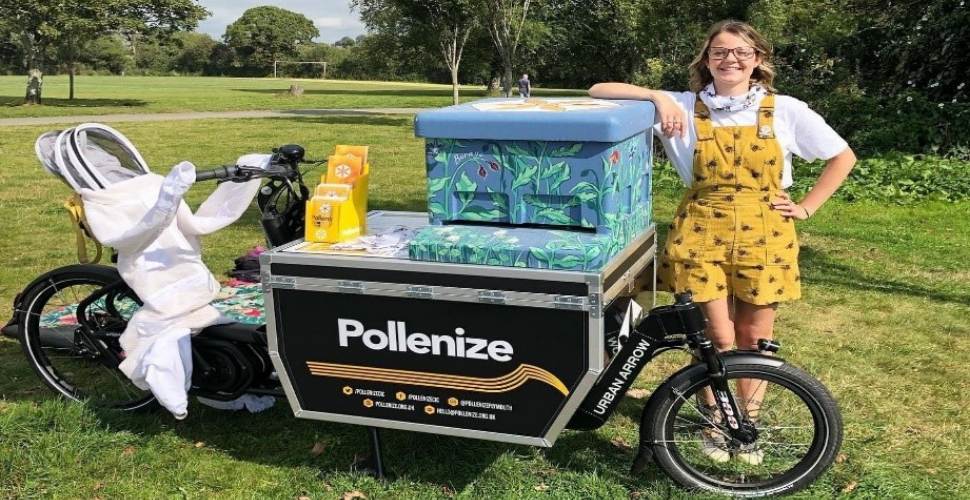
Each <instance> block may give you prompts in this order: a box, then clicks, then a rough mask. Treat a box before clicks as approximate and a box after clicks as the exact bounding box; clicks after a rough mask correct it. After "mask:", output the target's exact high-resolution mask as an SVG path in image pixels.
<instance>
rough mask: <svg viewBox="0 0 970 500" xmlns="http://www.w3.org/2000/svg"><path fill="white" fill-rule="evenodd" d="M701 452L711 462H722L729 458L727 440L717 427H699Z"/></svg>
mask: <svg viewBox="0 0 970 500" xmlns="http://www.w3.org/2000/svg"><path fill="white" fill-rule="evenodd" d="M700 435H701V453H703V454H704V456H705V457H707V458H708V459H710V460H711V461H712V462H717V463H724V462H727V461H728V460H730V459H731V453H729V452H728V451H727V440H726V439H724V434H722V433H721V431H719V430H717V429H711V428H707V429H701V431H700Z"/></svg>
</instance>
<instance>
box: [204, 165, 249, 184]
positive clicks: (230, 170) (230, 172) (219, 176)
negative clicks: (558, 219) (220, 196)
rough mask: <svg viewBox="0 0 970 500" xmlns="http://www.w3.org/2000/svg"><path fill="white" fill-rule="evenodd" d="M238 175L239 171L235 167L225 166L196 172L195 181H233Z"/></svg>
mask: <svg viewBox="0 0 970 500" xmlns="http://www.w3.org/2000/svg"><path fill="white" fill-rule="evenodd" d="M238 173H239V169H238V167H236V166H235V165H223V166H221V167H216V168H214V169H212V170H196V171H195V181H196V182H198V181H211V180H224V179H232V178H234V177H236V176H237V175H238Z"/></svg>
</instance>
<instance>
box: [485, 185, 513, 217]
mask: <svg viewBox="0 0 970 500" xmlns="http://www.w3.org/2000/svg"><path fill="white" fill-rule="evenodd" d="M485 190H486V191H488V194H489V195H491V198H492V204H493V205H495V208H498V209H501V210H502V211H503V212H508V210H509V199H508V196H506V195H505V193H500V192H498V191H495V190H494V189H492V188H490V187H486V188H485Z"/></svg>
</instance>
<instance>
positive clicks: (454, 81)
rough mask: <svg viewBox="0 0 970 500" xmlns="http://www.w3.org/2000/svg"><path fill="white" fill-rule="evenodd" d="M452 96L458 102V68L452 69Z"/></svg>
mask: <svg viewBox="0 0 970 500" xmlns="http://www.w3.org/2000/svg"><path fill="white" fill-rule="evenodd" d="M451 97H452V100H453V101H454V103H455V104H458V68H457V67H455V68H452V69H451Z"/></svg>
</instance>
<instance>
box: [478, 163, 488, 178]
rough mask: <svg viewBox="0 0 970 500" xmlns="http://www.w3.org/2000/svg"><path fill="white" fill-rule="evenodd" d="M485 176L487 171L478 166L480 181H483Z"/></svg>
mask: <svg viewBox="0 0 970 500" xmlns="http://www.w3.org/2000/svg"><path fill="white" fill-rule="evenodd" d="M487 175H488V170H485V167H483V166H480V165H479V167H478V176H479V177H481V178H482V179H484V178H485V176H487Z"/></svg>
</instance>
